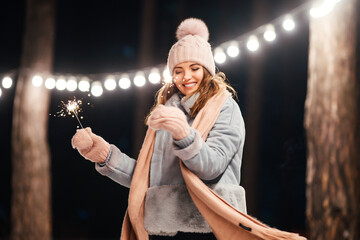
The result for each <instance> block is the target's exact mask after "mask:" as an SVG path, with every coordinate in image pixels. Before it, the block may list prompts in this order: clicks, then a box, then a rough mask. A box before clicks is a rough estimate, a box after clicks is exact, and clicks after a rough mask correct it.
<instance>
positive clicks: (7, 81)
mask: <svg viewBox="0 0 360 240" xmlns="http://www.w3.org/2000/svg"><path fill="white" fill-rule="evenodd" d="M12 83H13V80H12V79H11V77H4V78H3V80H2V85H3V87H4V88H11V86H12Z"/></svg>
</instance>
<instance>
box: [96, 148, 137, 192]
mask: <svg viewBox="0 0 360 240" xmlns="http://www.w3.org/2000/svg"><path fill="white" fill-rule="evenodd" d="M135 165H136V160H135V159H132V158H130V157H129V156H127V155H126V154H125V153H122V152H121V151H120V150H119V149H118V148H117V147H116V146H115V145H112V144H111V151H110V154H109V156H108V158H107V160H106V162H105V164H103V165H102V164H98V163H97V164H95V169H96V170H97V171H98V172H99V173H100V174H101V175H104V176H107V177H109V178H110V179H112V180H114V181H115V182H117V183H119V184H121V185H123V186H124V187H128V188H130V185H131V179H132V176H133V173H134V169H135Z"/></svg>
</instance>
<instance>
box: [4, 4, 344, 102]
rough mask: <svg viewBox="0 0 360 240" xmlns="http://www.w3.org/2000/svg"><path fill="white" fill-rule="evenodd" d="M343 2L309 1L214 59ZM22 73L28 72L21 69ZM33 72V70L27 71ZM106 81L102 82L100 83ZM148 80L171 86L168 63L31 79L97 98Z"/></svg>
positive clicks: (221, 49)
mask: <svg viewBox="0 0 360 240" xmlns="http://www.w3.org/2000/svg"><path fill="white" fill-rule="evenodd" d="M340 1H342V0H320V1H316V2H307V3H304V4H302V5H300V6H299V7H297V8H295V9H293V10H292V11H290V12H289V13H287V14H285V15H283V16H280V17H278V18H276V19H275V20H273V21H271V22H270V23H267V24H265V25H262V26H260V27H258V28H256V29H254V30H252V31H250V32H247V33H245V34H242V35H241V36H239V37H237V38H235V39H233V40H231V41H228V42H224V43H222V44H220V45H219V46H217V47H216V48H214V50H213V53H214V60H215V62H216V63H217V64H219V65H221V64H224V63H225V62H226V61H227V59H228V58H227V57H230V58H236V57H239V55H240V54H241V49H242V48H246V49H247V50H248V51H249V52H256V51H258V50H259V49H260V48H261V45H262V43H263V41H265V42H274V41H276V39H277V33H276V32H277V31H280V30H279V28H282V29H283V30H284V31H285V32H286V33H290V32H292V31H294V30H295V28H296V24H295V18H296V17H297V16H298V15H300V14H302V13H304V12H305V13H308V14H309V15H310V16H311V17H313V18H320V17H323V16H326V15H327V14H329V13H330V12H331V11H332V10H333V9H334V7H335V6H336V4H338V3H339V2H340ZM22 71H25V70H24V69H22ZM28 71H29V72H31V71H30V70H28ZM16 72H17V71H14V70H13V71H12V72H10V73H6V74H1V75H0V79H2V81H1V86H2V88H1V87H0V97H1V95H2V94H3V89H4V90H5V89H9V88H11V87H12V86H13V79H14V78H15V76H16V75H17V74H16ZM99 79H103V81H99ZM147 80H148V82H149V83H151V84H160V83H161V82H162V83H163V84H166V83H170V82H171V81H172V77H171V75H170V73H169V70H168V69H167V68H166V65H165V64H161V65H158V66H155V67H152V68H147V69H142V70H137V71H134V72H128V73H108V74H90V75H86V76H85V75H78V76H74V75H71V74H52V75H49V74H41V73H36V74H35V75H33V77H32V84H33V86H34V87H41V86H43V85H44V86H45V87H46V88H47V89H49V90H52V89H57V90H58V91H64V90H65V89H66V90H67V91H69V92H73V91H76V90H80V91H82V92H91V94H92V95H93V96H95V97H99V96H101V95H102V94H103V93H104V88H105V89H106V91H114V90H115V89H116V88H117V86H118V87H119V88H120V89H122V90H126V89H129V88H130V87H131V86H132V84H134V85H135V86H136V87H143V86H145V85H146V83H147Z"/></svg>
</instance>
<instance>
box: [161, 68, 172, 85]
mask: <svg viewBox="0 0 360 240" xmlns="http://www.w3.org/2000/svg"><path fill="white" fill-rule="evenodd" d="M163 78H164V83H171V82H172V77H171V75H170V71H169V68H167V67H166V68H165V69H164V71H163Z"/></svg>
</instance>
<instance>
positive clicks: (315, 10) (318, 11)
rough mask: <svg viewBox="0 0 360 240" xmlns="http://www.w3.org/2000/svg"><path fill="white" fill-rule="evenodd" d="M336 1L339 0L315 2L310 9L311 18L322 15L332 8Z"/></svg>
mask: <svg viewBox="0 0 360 240" xmlns="http://www.w3.org/2000/svg"><path fill="white" fill-rule="evenodd" d="M338 2H339V0H323V1H322V2H317V4H316V5H315V6H314V7H312V8H311V9H310V15H311V16H312V17H313V18H321V17H324V16H326V15H327V14H329V13H330V12H331V11H332V10H333V9H334V6H335V5H336V3H338Z"/></svg>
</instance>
